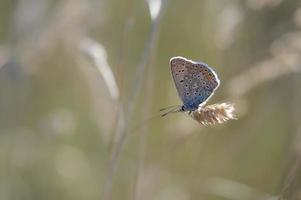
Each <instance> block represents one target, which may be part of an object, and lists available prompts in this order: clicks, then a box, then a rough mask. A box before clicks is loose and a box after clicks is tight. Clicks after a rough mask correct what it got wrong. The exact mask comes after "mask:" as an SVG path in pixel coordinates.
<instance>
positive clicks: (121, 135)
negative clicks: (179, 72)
mask: <svg viewBox="0 0 301 200" xmlns="http://www.w3.org/2000/svg"><path fill="white" fill-rule="evenodd" d="M167 2H168V0H164V1H163V3H162V8H161V9H160V12H159V15H158V17H157V18H156V19H154V20H153V21H152V24H151V31H150V35H149V39H148V40H147V43H146V46H145V48H144V51H143V54H142V57H141V60H140V62H139V65H138V67H137V72H136V75H135V77H134V79H133V80H134V82H133V85H132V89H131V91H132V92H131V93H130V94H131V95H130V98H129V104H128V106H127V110H126V116H127V117H126V118H123V117H122V115H120V117H119V118H118V124H117V129H116V136H117V137H118V138H117V142H116V144H115V146H114V147H113V150H112V156H111V159H110V162H109V168H108V172H107V177H106V179H105V183H104V190H103V194H102V199H103V200H108V199H110V197H111V193H112V186H113V178H114V175H115V173H116V170H117V165H118V158H119V156H120V153H121V150H122V147H123V145H124V143H125V139H126V135H127V134H126V133H127V128H128V126H129V122H130V120H131V119H132V117H133V110H134V106H135V103H136V101H137V99H138V96H139V94H140V90H141V87H142V83H143V80H144V79H143V77H144V76H143V75H144V71H145V68H146V66H147V63H148V62H149V59H150V55H151V51H152V49H153V48H154V45H155V42H156V40H157V38H158V35H159V27H160V22H161V18H162V15H163V11H164V10H165V8H166V5H167Z"/></svg>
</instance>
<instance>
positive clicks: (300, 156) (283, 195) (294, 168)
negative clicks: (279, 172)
mask: <svg viewBox="0 0 301 200" xmlns="http://www.w3.org/2000/svg"><path fill="white" fill-rule="evenodd" d="M295 141H296V142H295V145H294V147H295V149H294V150H295V156H294V157H295V160H294V162H293V164H292V165H291V167H290V168H289V171H288V174H287V176H286V178H285V181H284V184H283V187H282V189H281V191H280V194H279V198H278V200H285V199H289V197H287V195H288V194H289V193H291V192H290V190H291V188H292V186H293V183H294V180H295V179H296V178H297V176H299V171H300V169H301V127H299V130H298V133H297V137H296V140H295Z"/></svg>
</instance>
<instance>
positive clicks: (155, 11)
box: [146, 0, 162, 20]
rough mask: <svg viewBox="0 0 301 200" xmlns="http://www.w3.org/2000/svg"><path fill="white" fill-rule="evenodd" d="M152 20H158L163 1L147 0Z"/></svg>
mask: <svg viewBox="0 0 301 200" xmlns="http://www.w3.org/2000/svg"><path fill="white" fill-rule="evenodd" d="M146 2H147V5H148V8H149V12H150V15H151V19H152V20H156V19H157V17H158V16H159V13H160V10H161V7H162V0H146Z"/></svg>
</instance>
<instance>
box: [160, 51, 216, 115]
mask: <svg viewBox="0 0 301 200" xmlns="http://www.w3.org/2000/svg"><path fill="white" fill-rule="evenodd" d="M169 64H170V69H171V74H172V77H173V80H174V83H175V86H176V89H177V91H178V95H179V97H180V98H181V100H182V102H183V105H181V106H170V107H167V108H163V109H161V110H160V111H165V110H168V111H167V112H165V113H164V114H162V116H165V115H167V114H169V113H174V112H187V111H188V112H191V111H194V110H196V109H198V107H201V106H203V105H205V104H206V102H207V101H208V100H209V99H210V97H212V95H213V94H214V92H215V90H216V89H217V88H218V86H219V85H220V80H219V78H218V76H217V74H216V72H215V71H214V70H213V69H212V68H211V67H209V66H208V65H207V64H206V63H203V62H196V61H192V60H189V59H187V58H184V57H181V56H177V57H172V58H171V59H170V62H169Z"/></svg>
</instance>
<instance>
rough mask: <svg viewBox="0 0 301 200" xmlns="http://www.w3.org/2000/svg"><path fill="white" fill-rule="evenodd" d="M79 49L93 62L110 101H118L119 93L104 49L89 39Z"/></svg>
mask: <svg viewBox="0 0 301 200" xmlns="http://www.w3.org/2000/svg"><path fill="white" fill-rule="evenodd" d="M81 49H82V50H83V51H84V52H85V53H86V54H87V55H88V56H89V57H90V58H91V59H92V60H93V62H94V64H95V66H96V67H97V69H98V71H99V72H100V74H101V75H102V77H103V78H104V81H105V83H106V85H107V87H108V89H109V92H110V94H111V97H112V99H114V100H118V98H119V94H120V92H119V89H118V86H117V82H116V80H115V77H114V74H113V71H112V70H111V67H110V66H109V64H108V61H107V52H106V49H105V48H104V47H103V46H102V45H101V44H99V43H97V42H96V41H94V40H91V39H89V38H86V39H84V40H83V41H82V42H81Z"/></svg>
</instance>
